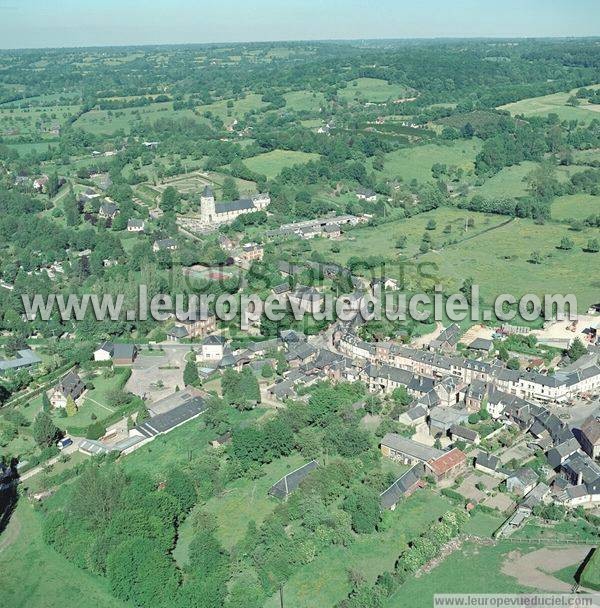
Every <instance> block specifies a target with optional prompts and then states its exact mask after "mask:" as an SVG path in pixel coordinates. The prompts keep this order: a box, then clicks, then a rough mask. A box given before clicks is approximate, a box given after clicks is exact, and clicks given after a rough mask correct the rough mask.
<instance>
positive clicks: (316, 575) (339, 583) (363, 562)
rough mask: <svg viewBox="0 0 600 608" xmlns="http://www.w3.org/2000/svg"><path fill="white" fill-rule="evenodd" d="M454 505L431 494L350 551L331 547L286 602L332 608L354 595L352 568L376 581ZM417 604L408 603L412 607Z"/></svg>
mask: <svg viewBox="0 0 600 608" xmlns="http://www.w3.org/2000/svg"><path fill="white" fill-rule="evenodd" d="M451 506H452V505H451V503H450V502H449V501H448V500H447V499H446V498H444V497H443V496H440V495H439V494H434V493H433V492H429V491H426V490H423V491H419V492H417V493H416V494H413V496H411V497H410V498H408V499H407V500H406V501H405V502H403V503H402V504H399V505H398V507H397V508H396V510H395V511H394V512H392V513H390V514H389V515H390V516H391V517H390V519H391V525H390V526H389V528H388V529H387V530H385V531H384V532H378V533H375V534H368V535H363V536H358V537H357V538H356V539H355V541H354V542H353V543H352V544H351V545H350V546H348V547H330V548H328V549H326V550H325V551H324V552H323V553H321V554H320V555H318V556H317V557H316V558H315V560H314V561H313V562H311V563H310V564H307V565H306V566H303V567H302V568H301V569H300V570H299V571H297V572H296V573H295V574H294V575H293V576H292V577H291V578H290V580H289V581H288V582H287V583H286V584H285V587H284V594H285V603H286V605H288V606H293V607H294V608H328V607H331V606H334V605H336V604H337V603H338V602H339V601H341V600H342V599H344V598H345V597H346V595H347V594H348V593H349V591H350V584H349V582H348V569H355V570H358V571H360V572H361V574H362V575H363V576H364V577H365V578H366V579H367V580H368V581H370V582H374V581H375V579H376V578H377V576H378V575H379V574H381V573H382V572H384V571H386V570H392V569H393V567H394V563H395V561H396V559H397V558H398V556H399V555H400V553H401V552H402V551H403V550H404V548H405V547H406V545H407V542H408V541H410V540H412V539H413V538H415V537H416V536H418V535H419V534H421V533H422V532H424V531H425V530H426V529H427V528H428V527H429V525H430V524H431V523H432V522H433V521H435V520H437V519H438V518H439V517H440V516H441V515H443V514H444V513H445V512H446V511H448V510H449V509H450V508H451ZM410 605H411V604H410V603H408V604H403V606H410ZM278 606H279V596H278V595H277V596H273V597H271V598H270V599H269V600H268V601H267V602H266V604H265V608H277V607H278Z"/></svg>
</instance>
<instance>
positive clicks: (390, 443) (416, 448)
mask: <svg viewBox="0 0 600 608" xmlns="http://www.w3.org/2000/svg"><path fill="white" fill-rule="evenodd" d="M381 445H385V446H387V447H389V448H391V449H392V450H395V451H396V452H400V453H402V454H404V455H406V456H407V457H410V458H414V459H416V460H420V461H421V462H427V461H428V460H434V459H436V458H439V457H440V456H442V455H443V454H444V452H442V450H438V449H437V448H432V447H430V446H428V445H425V444H423V443H419V442H417V441H413V440H412V439H408V438H407V437H403V436H402V435H397V434H396V433H386V435H385V436H384V438H383V439H382V440H381Z"/></svg>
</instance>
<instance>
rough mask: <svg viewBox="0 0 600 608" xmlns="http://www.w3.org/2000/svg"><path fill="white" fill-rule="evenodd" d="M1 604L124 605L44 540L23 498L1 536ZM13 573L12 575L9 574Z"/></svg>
mask: <svg viewBox="0 0 600 608" xmlns="http://www.w3.org/2000/svg"><path fill="white" fill-rule="evenodd" d="M0 569H2V571H3V572H4V573H5V574H6V576H5V577H4V580H3V581H2V605H3V606H7V607H8V606H10V608H80V607H81V606H82V605H85V606H94V607H97V608H125V606H126V605H125V604H123V603H122V602H120V601H119V600H117V599H115V598H114V597H113V596H112V594H111V592H110V589H109V588H108V585H107V584H106V583H105V581H104V579H102V578H100V577H97V576H93V575H91V574H88V573H87V572H86V571H85V570H82V569H80V568H78V567H77V566H75V565H74V564H72V563H71V562H69V561H67V560H66V559H65V558H64V557H62V556H61V555H59V554H58V553H57V552H56V551H54V549H52V548H51V547H49V546H48V545H46V544H45V543H44V541H43V540H42V530H41V522H40V517H39V515H38V514H37V513H35V512H34V510H33V508H32V507H31V505H30V504H28V503H27V500H26V499H25V498H21V500H20V502H19V505H18V506H17V510H16V511H15V513H14V514H13V516H12V518H11V521H10V523H9V525H8V527H7V529H6V530H5V531H4V532H2V534H1V535H0ZM9 573H10V574H9Z"/></svg>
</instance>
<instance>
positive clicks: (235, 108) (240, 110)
mask: <svg viewBox="0 0 600 608" xmlns="http://www.w3.org/2000/svg"><path fill="white" fill-rule="evenodd" d="M230 101H231V102H232V103H233V105H232V107H228V103H229V102H230ZM266 106H267V104H266V103H265V102H264V101H263V100H262V96H261V95H257V94H256V93H249V94H247V95H245V96H244V97H242V98H241V99H231V100H230V99H223V100H221V101H215V103H211V104H207V105H204V106H198V107H197V108H196V110H197V112H198V113H199V114H204V113H205V112H211V113H212V114H214V115H215V116H218V117H219V118H221V119H222V120H223V121H225V122H233V119H234V118H237V119H240V118H243V117H244V116H245V115H246V114H247V113H248V112H252V111H258V110H262V109H263V108H264V107H266Z"/></svg>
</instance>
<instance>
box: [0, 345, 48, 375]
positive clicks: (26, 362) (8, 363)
mask: <svg viewBox="0 0 600 608" xmlns="http://www.w3.org/2000/svg"><path fill="white" fill-rule="evenodd" d="M41 362H42V360H41V359H40V358H39V357H38V356H37V355H36V354H35V353H34V352H33V351H32V350H31V349H30V348H24V349H22V350H19V351H17V357H16V358H15V359H0V372H4V371H9V370H13V369H22V368H24V367H31V366H33V365H37V364H38V363H41Z"/></svg>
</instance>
